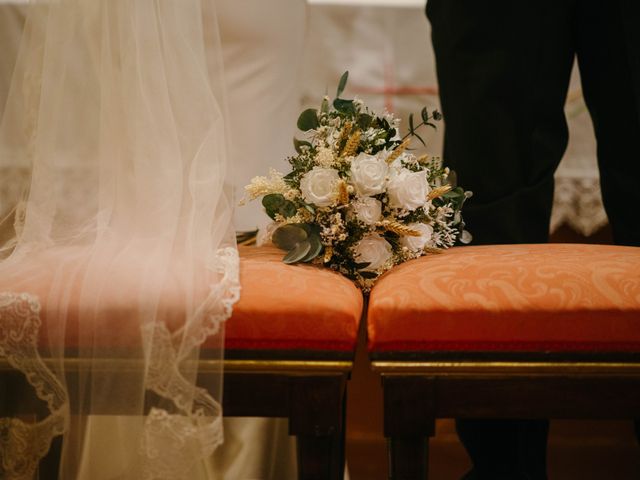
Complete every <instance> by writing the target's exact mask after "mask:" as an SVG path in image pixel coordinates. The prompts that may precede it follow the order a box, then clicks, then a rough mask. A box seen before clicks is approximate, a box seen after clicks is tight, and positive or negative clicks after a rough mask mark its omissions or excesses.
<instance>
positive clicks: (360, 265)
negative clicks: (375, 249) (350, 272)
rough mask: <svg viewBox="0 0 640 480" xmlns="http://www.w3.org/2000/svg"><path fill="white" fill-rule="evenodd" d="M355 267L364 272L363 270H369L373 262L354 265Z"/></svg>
mask: <svg viewBox="0 0 640 480" xmlns="http://www.w3.org/2000/svg"><path fill="white" fill-rule="evenodd" d="M353 265H354V266H355V267H356V269H357V270H362V269H363V268H367V267H368V266H369V265H371V262H361V263H354V264H353Z"/></svg>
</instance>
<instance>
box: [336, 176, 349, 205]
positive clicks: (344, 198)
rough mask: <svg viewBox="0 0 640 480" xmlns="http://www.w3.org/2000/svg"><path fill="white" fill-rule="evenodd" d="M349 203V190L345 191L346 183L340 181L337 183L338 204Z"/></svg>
mask: <svg viewBox="0 0 640 480" xmlns="http://www.w3.org/2000/svg"><path fill="white" fill-rule="evenodd" d="M347 203H349V190H347V183H346V182H345V181H344V180H341V181H340V183H338V204H339V205H346V204H347Z"/></svg>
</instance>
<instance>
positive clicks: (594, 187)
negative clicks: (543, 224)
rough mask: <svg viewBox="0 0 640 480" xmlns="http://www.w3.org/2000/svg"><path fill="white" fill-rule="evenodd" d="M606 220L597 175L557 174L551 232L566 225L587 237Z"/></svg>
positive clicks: (605, 222)
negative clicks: (564, 175) (574, 175)
mask: <svg viewBox="0 0 640 480" xmlns="http://www.w3.org/2000/svg"><path fill="white" fill-rule="evenodd" d="M607 221H608V220H607V214H606V213H605V210H604V206H603V204H602V196H601V193H600V182H599V180H598V178H591V177H562V178H556V181H555V196H554V200H553V211H552V213H551V232H554V231H555V230H556V229H557V228H558V227H560V226H561V225H568V226H569V227H571V228H572V229H573V230H575V231H576V232H578V233H580V234H582V235H584V236H585V237H588V236H589V235H592V234H593V233H595V232H596V231H598V230H599V229H601V228H602V227H604V226H605V225H606V224H607Z"/></svg>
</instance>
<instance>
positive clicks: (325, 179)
mask: <svg viewBox="0 0 640 480" xmlns="http://www.w3.org/2000/svg"><path fill="white" fill-rule="evenodd" d="M339 182H340V176H339V175H338V171H337V170H334V169H333V168H322V167H313V168H312V169H311V170H310V171H309V172H307V173H305V174H304V175H303V176H302V178H301V179H300V191H301V192H302V196H303V197H304V199H305V200H306V201H307V202H309V203H313V204H314V205H316V206H318V207H328V206H329V205H331V204H332V203H333V202H335V201H336V199H337V198H338V183H339Z"/></svg>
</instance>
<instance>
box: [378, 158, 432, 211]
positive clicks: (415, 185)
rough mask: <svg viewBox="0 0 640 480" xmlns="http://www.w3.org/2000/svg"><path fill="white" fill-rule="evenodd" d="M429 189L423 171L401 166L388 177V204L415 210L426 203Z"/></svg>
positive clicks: (425, 174)
mask: <svg viewBox="0 0 640 480" xmlns="http://www.w3.org/2000/svg"><path fill="white" fill-rule="evenodd" d="M430 190H431V189H430V188H429V184H428V183H427V173H426V172H425V171H421V172H412V171H411V170H408V169H406V168H403V169H401V170H399V171H395V172H394V173H393V174H392V175H391V178H390V179H389V183H388V185H387V194H388V195H389V205H390V206H392V207H395V208H405V209H407V210H415V209H416V208H418V207H422V206H423V205H424V204H425V203H426V201H427V195H428V194H429V192H430Z"/></svg>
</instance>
